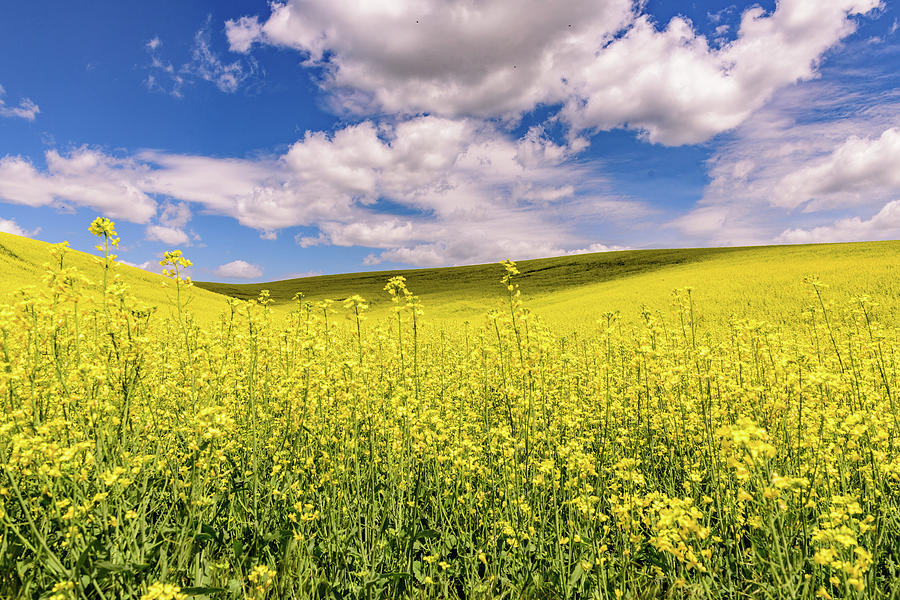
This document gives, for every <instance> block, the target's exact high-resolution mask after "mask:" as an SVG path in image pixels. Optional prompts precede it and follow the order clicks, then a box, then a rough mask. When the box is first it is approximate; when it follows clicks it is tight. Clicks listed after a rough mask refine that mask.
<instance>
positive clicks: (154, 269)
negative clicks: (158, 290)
mask: <svg viewBox="0 0 900 600" xmlns="http://www.w3.org/2000/svg"><path fill="white" fill-rule="evenodd" d="M118 261H119V262H120V263H122V264H123V265H128V266H129V267H134V268H136V269H143V270H144V271H150V272H151V273H159V272H160V270H161V268H162V267H160V265H159V262H157V261H154V260H145V261H144V262H142V263H133V262H131V261H128V260H123V259H121V258H120V259H118Z"/></svg>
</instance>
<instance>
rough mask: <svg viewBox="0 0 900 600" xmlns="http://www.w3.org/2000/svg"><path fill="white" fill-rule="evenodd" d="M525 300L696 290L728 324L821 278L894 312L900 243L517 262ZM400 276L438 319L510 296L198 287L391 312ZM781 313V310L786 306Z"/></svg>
mask: <svg viewBox="0 0 900 600" xmlns="http://www.w3.org/2000/svg"><path fill="white" fill-rule="evenodd" d="M518 267H519V270H520V271H521V273H522V275H521V277H520V279H519V284H520V286H521V289H522V292H523V295H524V296H525V298H526V300H527V301H528V302H529V306H530V307H531V308H532V309H533V310H534V311H535V312H537V313H538V314H540V315H541V316H543V317H545V318H547V319H549V320H558V321H560V322H562V321H565V322H566V323H567V324H569V325H571V324H572V323H577V322H583V323H585V324H593V323H594V322H595V321H596V319H598V318H599V317H600V316H601V315H602V314H603V313H604V312H608V311H613V312H614V311H621V312H622V313H623V314H624V315H626V316H634V315H637V314H639V309H640V307H641V306H642V305H645V306H647V307H649V308H651V309H652V310H659V311H665V310H666V309H667V308H668V306H669V304H670V303H671V297H672V292H673V290H675V289H677V288H685V287H692V288H694V292H693V295H694V297H695V300H696V302H697V303H698V306H700V307H701V308H702V309H703V311H704V314H705V315H706V317H707V318H727V317H728V316H729V315H730V314H732V313H741V312H746V309H747V308H752V309H753V310H754V312H755V313H756V314H759V315H767V316H768V317H769V318H771V319H773V320H778V319H780V318H782V316H783V314H784V312H783V309H784V307H785V305H787V306H791V307H792V308H793V309H795V310H802V308H803V307H804V306H807V305H808V304H809V302H810V296H809V294H810V289H811V288H810V286H809V285H807V284H805V283H804V279H805V278H807V277H811V276H817V277H819V278H820V279H821V280H822V281H823V282H825V283H826V284H828V285H829V286H830V290H829V292H828V294H829V297H830V298H831V299H833V300H835V301H842V302H846V301H849V300H850V299H851V298H852V297H853V296H854V295H856V294H861V293H865V294H868V295H870V296H872V297H873V298H876V299H878V300H879V301H880V302H881V303H882V304H883V305H884V306H883V310H884V311H885V312H888V313H891V314H894V313H895V312H896V311H897V310H898V308H897V307H898V305H900V283H898V282H900V277H898V275H900V242H898V241H887V242H860V243H845V244H810V245H796V246H752V247H735V248H692V249H675V250H629V251H622V252H606V253H597V254H581V255H575V256H561V257H556V258H546V259H538V260H525V261H521V262H519V263H518ZM395 275H403V276H405V277H406V279H407V285H408V287H409V289H410V290H411V291H412V292H413V293H415V294H417V295H419V296H420V298H421V299H422V302H423V304H424V306H425V309H426V311H427V312H428V313H429V314H430V315H432V316H436V317H438V318H449V319H472V318H479V317H480V316H481V315H483V314H484V312H485V311H486V310H488V309H489V308H491V307H493V306H495V305H496V303H497V301H498V300H499V299H502V298H503V296H504V290H503V288H502V287H501V286H500V283H499V279H500V277H501V275H502V268H501V267H500V266H499V265H497V264H486V265H474V266H463V267H449V268H438V269H410V270H396V271H377V272H369V273H351V274H343V275H322V276H318V277H306V278H301V279H289V280H284V281H275V282H270V283H258V284H223V283H211V282H198V283H197V285H198V286H200V287H202V288H205V289H207V290H210V291H214V292H217V293H220V294H224V295H229V296H233V297H237V298H252V297H256V296H257V295H258V294H259V292H260V291H261V290H263V289H268V290H269V291H270V293H271V295H272V298H273V299H275V300H276V302H280V303H286V302H289V301H290V299H291V298H292V297H293V296H294V294H295V293H297V292H302V293H303V294H304V298H305V299H307V300H321V299H324V298H330V299H333V300H341V299H343V298H346V297H348V296H350V295H353V294H359V295H361V296H363V297H364V298H366V299H367V300H368V301H369V302H370V303H371V304H372V306H373V308H374V309H375V312H376V313H377V312H378V309H380V308H381V309H383V308H385V307H386V306H388V305H389V304H390V301H389V298H388V295H387V294H386V293H385V292H384V291H383V288H384V284H385V282H386V281H387V280H388V279H389V278H390V277H393V276H395ZM779 306H780V308H773V307H779Z"/></svg>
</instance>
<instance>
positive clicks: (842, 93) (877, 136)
mask: <svg viewBox="0 0 900 600" xmlns="http://www.w3.org/2000/svg"><path fill="white" fill-rule="evenodd" d="M830 79H831V80H830V81H812V82H806V83H803V84H799V85H796V86H792V87H790V88H787V89H785V90H783V91H782V92H781V93H780V94H779V95H778V97H777V98H775V99H773V100H772V101H770V102H769V103H768V104H767V105H766V106H765V107H764V108H763V109H761V110H760V111H758V112H757V113H755V114H754V115H753V116H752V117H750V118H749V119H748V120H747V121H746V122H744V123H743V124H742V125H741V126H740V127H738V128H737V129H736V130H735V132H734V133H733V134H730V135H729V136H728V137H727V138H726V139H725V140H723V143H722V144H721V145H720V146H719V147H718V148H717V149H716V152H715V153H714V154H713V156H712V157H711V158H710V160H709V161H708V165H709V175H710V178H711V182H710V183H709V185H708V186H707V187H706V189H705V191H704V194H703V198H702V199H701V200H700V202H698V204H697V206H696V207H695V208H694V209H693V210H691V211H689V212H688V213H686V214H684V215H682V216H680V217H678V218H676V219H674V220H673V221H672V222H671V223H670V224H669V225H670V227H671V228H672V229H673V230H676V231H680V232H681V233H682V234H683V235H684V236H685V237H683V238H682V243H688V244H695V245H697V244H700V245H743V244H767V243H772V242H776V241H783V240H785V239H786V238H784V237H783V235H784V232H785V231H788V230H802V231H812V230H813V229H815V228H816V227H823V226H824V227H830V226H833V225H834V223H835V220H836V218H837V219H838V220H840V219H847V218H853V217H855V215H854V214H853V213H852V212H851V213H850V214H848V211H850V210H851V209H852V210H853V211H856V212H860V211H863V212H865V211H871V212H869V213H868V214H870V215H871V214H873V213H875V212H877V211H878V210H879V208H880V207H882V206H884V205H885V204H886V203H888V202H890V201H892V200H894V199H896V198H897V196H898V195H900V185H898V182H897V180H896V172H897V169H892V168H891V161H893V164H894V165H896V164H898V158H897V157H898V154H897V153H896V152H897V151H896V149H895V148H894V145H895V144H896V143H897V139H896V138H897V130H896V129H893V126H894V125H896V123H897V122H898V119H900V96H898V95H897V94H894V93H888V94H885V92H884V90H883V89H882V83H881V81H879V79H880V78H879V77H878V76H877V75H876V74H875V73H874V72H870V71H863V72H861V73H857V74H855V75H854V77H853V81H852V86H849V85H847V84H846V83H842V80H841V79H840V78H835V77H832V78H830ZM860 81H864V82H866V81H868V82H871V83H870V84H868V85H867V84H865V83H862V84H861V83H860ZM826 211H828V214H825V212H826ZM836 212H837V213H838V214H837V215H836V214H835V213H836ZM840 213H844V214H840ZM823 219H826V220H825V221H824V222H823ZM862 220H865V219H862Z"/></svg>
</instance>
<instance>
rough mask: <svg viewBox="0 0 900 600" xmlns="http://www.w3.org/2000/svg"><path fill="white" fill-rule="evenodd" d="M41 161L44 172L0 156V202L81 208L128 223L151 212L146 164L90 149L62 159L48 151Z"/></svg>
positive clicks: (152, 203) (153, 207)
mask: <svg viewBox="0 0 900 600" xmlns="http://www.w3.org/2000/svg"><path fill="white" fill-rule="evenodd" d="M44 157H45V160H46V162H47V169H46V170H45V171H41V170H38V169H37V168H36V167H35V166H34V165H33V164H32V163H31V162H30V161H28V160H27V159H25V158H22V157H20V156H5V157H3V158H0V200H4V201H6V202H11V203H14V204H24V205H26V206H47V205H53V206H57V207H64V206H67V205H75V206H86V207H88V208H91V209H93V210H95V211H97V212H99V213H102V214H104V215H107V216H109V217H112V218H115V219H119V218H121V219H125V220H128V221H132V222H134V223H146V222H148V221H149V220H150V219H151V218H152V217H153V216H154V214H156V201H155V200H154V199H153V198H151V197H150V196H149V195H148V194H147V193H146V192H145V191H143V189H142V188H144V187H145V184H146V181H145V177H146V176H147V174H148V172H149V168H148V167H147V166H146V165H143V164H141V163H139V162H137V161H135V160H134V159H132V158H116V157H112V156H109V155H107V154H104V153H102V152H99V151H97V150H93V149H90V148H80V149H77V150H74V151H72V152H71V153H70V154H69V155H67V156H64V155H61V154H59V153H58V152H57V151H56V150H48V151H47V152H46V153H45V155H44Z"/></svg>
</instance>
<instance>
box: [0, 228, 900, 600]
mask: <svg viewBox="0 0 900 600" xmlns="http://www.w3.org/2000/svg"><path fill="white" fill-rule="evenodd" d="M92 231H93V232H94V233H95V234H96V235H98V236H99V238H100V240H101V245H103V246H104V247H107V244H109V243H110V242H111V240H114V239H115V232H114V230H113V228H112V224H111V223H109V222H105V221H101V222H96V223H95V224H94V225H93V226H92ZM5 247H7V248H10V246H5ZM17 248H18V247H12V249H13V250H16V249H17ZM897 248H898V246H897V243H896V242H890V243H881V244H858V245H833V246H824V247H821V246H820V247H790V248H756V249H737V250H732V251H720V252H710V253H708V254H707V255H705V256H703V257H698V256H697V255H695V258H696V260H692V261H682V262H681V263H679V264H675V265H669V266H664V267H659V268H656V267H654V269H655V270H644V272H641V273H637V274H633V275H630V276H627V277H622V278H615V277H610V278H607V279H606V280H604V281H600V282H599V283H585V280H587V279H590V278H591V277H592V276H589V275H585V274H582V275H576V274H577V273H579V272H583V271H584V270H581V271H580V270H579V268H576V267H572V266H571V265H572V264H573V263H572V261H573V259H570V258H566V259H558V262H556V263H553V262H552V261H551V263H550V264H556V265H558V267H557V268H559V269H564V270H565V269H568V273H569V274H570V275H571V279H570V280H569V281H580V282H582V283H580V284H579V285H573V286H571V287H567V288H565V289H560V288H561V287H562V285H561V284H559V283H557V284H556V285H558V286H559V287H555V288H551V287H546V288H543V291H541V292H540V293H536V294H533V295H530V300H529V299H528V297H526V295H524V294H521V293H520V288H519V286H520V285H521V286H525V285H528V284H529V282H532V283H533V282H536V281H538V280H539V278H541V277H547V276H548V275H547V274H546V273H545V271H551V270H552V269H545V271H532V272H531V275H530V276H528V277H526V276H525V274H523V273H520V272H519V271H518V269H517V268H516V265H514V264H512V263H506V264H505V265H503V266H500V265H495V266H493V267H491V269H492V270H493V278H492V279H493V281H491V277H489V274H484V275H483V277H484V285H485V286H488V285H490V289H487V288H486V289H484V290H482V291H481V292H480V295H478V294H474V293H473V294H465V295H463V297H462V298H461V299H460V300H459V302H464V303H465V302H469V301H470V300H471V298H472V297H474V298H475V300H474V301H472V304H466V305H465V306H467V308H466V311H463V312H454V311H455V309H454V308H453V307H457V308H458V305H455V304H454V301H453V300H452V292H451V291H449V290H448V288H440V287H439V286H441V285H444V284H443V283H441V282H440V277H437V276H435V284H434V288H438V291H437V292H435V293H434V294H432V295H430V296H423V297H416V296H415V295H413V293H412V292H410V290H409V289H407V285H406V283H407V282H405V281H403V280H402V279H401V278H400V277H399V276H397V275H396V274H395V275H394V277H393V278H392V279H391V281H390V285H389V286H388V287H389V289H390V290H391V291H392V292H393V293H392V294H390V295H387V296H388V300H387V302H385V303H383V304H382V306H381V307H380V310H373V311H369V310H368V306H367V303H366V302H365V301H364V300H362V298H361V297H359V296H355V295H352V294H351V295H349V296H348V297H344V300H343V301H342V302H340V303H335V302H329V301H328V298H324V297H322V298H320V299H317V300H315V301H307V302H303V303H293V304H292V303H282V304H281V305H280V306H278V305H276V304H274V303H272V301H271V299H270V298H268V297H267V295H266V294H260V296H259V297H258V298H257V299H255V300H251V301H242V300H237V299H228V300H225V299H224V298H223V297H221V296H213V295H211V296H209V298H212V299H213V300H215V299H217V298H222V299H221V300H216V302H215V304H216V305H217V307H218V312H217V313H215V314H211V315H206V316H205V317H203V318H201V317H200V315H195V314H194V312H193V311H194V310H197V307H205V306H206V305H204V304H203V303H202V302H194V303H193V305H192V306H193V308H191V307H189V306H185V303H186V302H187V300H188V298H190V297H191V294H197V295H199V296H203V295H204V294H209V293H210V292H209V291H198V290H197V289H196V288H190V287H187V286H186V282H184V281H183V280H181V278H180V273H181V272H182V270H183V268H184V267H186V266H188V265H187V262H186V261H185V259H184V257H182V256H181V255H180V254H179V253H170V254H168V255H167V257H166V262H167V266H168V268H170V269H173V270H174V271H175V272H172V273H170V275H171V276H170V277H169V278H168V279H167V281H168V283H169V287H168V292H166V293H165V294H164V295H163V297H164V299H165V300H166V301H167V302H170V306H171V308H170V309H168V310H157V311H155V312H153V311H148V310H146V305H145V304H144V301H143V300H139V299H137V298H136V297H135V296H133V295H132V292H139V293H141V294H144V295H146V296H147V297H148V298H150V297H151V294H153V293H157V292H158V290H160V289H162V288H161V287H157V286H158V284H159V283H160V279H154V278H152V277H150V278H148V279H146V280H132V279H131V278H130V274H131V272H130V271H128V270H124V269H123V270H122V271H121V273H122V276H121V277H120V278H119V279H118V280H117V279H116V278H115V273H116V272H117V271H118V270H119V269H121V267H117V266H116V265H115V264H114V262H113V261H112V260H111V259H110V258H109V257H108V256H105V257H104V258H103V259H102V260H101V263H100V264H99V265H98V264H96V263H92V262H90V261H88V262H87V263H85V264H84V266H85V268H87V269H90V273H91V274H92V277H91V279H93V282H90V283H86V282H84V281H82V279H81V278H80V277H78V273H77V272H76V271H73V270H72V269H70V267H69V265H70V263H71V264H74V263H76V262H78V263H79V264H82V263H81V261H82V257H81V255H77V254H74V253H71V252H70V253H65V252H61V251H59V250H55V251H54V252H55V253H54V254H53V257H54V258H53V260H50V261H48V265H47V267H46V268H45V269H43V274H41V275H35V276H34V281H33V282H35V281H41V282H42V283H40V284H36V285H35V286H34V287H32V288H31V289H29V290H27V291H26V292H25V293H18V294H13V295H12V296H10V298H11V300H12V303H11V304H6V305H0V403H2V407H3V410H0V597H3V598H14V599H24V598H41V599H45V600H73V599H78V600H88V599H94V598H137V599H141V600H186V599H187V598H188V597H199V598H211V599H238V598H253V599H256V600H263V599H265V598H273V599H274V598H304V599H305V598H321V599H324V598H360V599H362V598H366V599H368V598H485V599H488V598H498V599H500V598H566V599H568V598H597V599H603V600H605V599H610V600H612V599H615V600H621V599H629V600H630V599H639V598H710V599H712V598H733V599H735V600H737V599H744V598H772V599H775V598H778V599H780V598H785V599H788V598H791V599H795V598H796V599H810V600H813V599H815V598H823V599H828V598H847V599H854V600H855V599H860V598H872V599H882V598H883V599H888V598H897V597H898V596H900V523H898V520H897V517H896V515H897V514H898V511H900V413H898V408H900V407H898V402H900V396H898V390H900V364H898V362H900V332H898V324H900V322H898V314H897V304H898V297H897V292H898V289H897V283H896V277H895V274H896V273H895V269H896V267H897V256H898V253H897ZM23 254H24V252H23V253H18V256H19V258H18V259H15V258H11V259H12V260H19V261H20V262H25V260H24V257H23ZM676 254H677V253H676ZM698 254H699V252H698ZM601 258H609V257H601ZM620 259H621V257H620ZM620 259H616V260H620ZM590 260H596V258H595V259H591V258H590V257H589V258H579V259H577V260H575V261H574V264H580V265H584V264H585V263H582V262H581V261H587V262H590ZM601 262H603V261H601ZM635 262H636V263H638V262H640V261H635ZM646 263H647V261H645V262H644V263H641V264H646ZM544 264H545V265H548V263H544ZM567 264H568V265H569V266H562V265H567ZM483 268H484V269H487V267H483ZM564 270H563V271H560V272H559V273H558V275H560V276H559V277H555V276H554V277H551V278H550V279H553V280H556V281H557V282H559V281H561V280H563V279H564V278H563V277H562V276H561V274H562V273H563V272H566V271H564ZM464 272H465V270H462V271H457V273H464ZM815 272H818V273H820V275H819V276H818V277H817V276H815V275H813V273H815ZM541 273H545V274H544V275H542V274H541ZM142 277H143V276H142ZM473 277H474V275H473ZM550 279H548V281H550ZM410 281H413V280H412V279H410ZM424 281H427V280H424V279H423V280H420V283H422V282H424ZM126 282H127V283H128V284H129V286H128V289H126V287H125V286H123V285H121V283H126ZM687 284H691V285H693V286H694V287H693V289H687V288H685V287H684V286H685V285H687ZM373 285H374V283H373ZM380 285H381V287H384V283H381V284H380ZM410 285H411V284H410ZM548 285H549V284H548ZM829 285H830V287H829ZM144 286H149V287H148V289H146V290H145V289H144ZM423 287H424V286H423ZM434 288H432V289H434ZM322 289H325V288H322ZM412 289H413V291H418V290H416V289H415V288H412ZM550 289H553V290H554V291H552V292H550V291H549V290H550ZM154 290H155V291H154ZM362 291H367V290H362ZM426 291H429V290H426ZM330 293H334V292H330ZM344 293H345V292H344V291H341V294H342V295H343V294H344ZM382 293H384V292H382ZM323 294H325V292H323ZM441 294H447V295H448V296H451V297H449V298H448V299H447V300H446V301H445V302H444V303H443V304H437V306H438V308H439V309H440V310H443V311H444V314H445V315H449V316H448V317H447V319H450V320H445V321H442V320H441V319H440V318H437V319H435V318H433V317H432V316H431V314H432V310H433V309H432V305H431V304H429V301H428V300H427V299H430V300H435V301H436V300H438V299H440V298H442V297H444V296H441ZM195 297H197V296H195ZM203 297H206V296H203ZM213 300H211V302H213ZM498 300H499V302H498ZM482 301H483V302H486V303H487V305H488V306H490V307H491V308H490V309H489V310H487V311H486V312H482V313H481V318H479V319H478V320H477V321H476V320H475V319H472V321H471V322H470V323H462V322H460V321H459V320H458V317H459V315H460V314H464V315H469V314H470V312H471V311H473V310H474V309H475V307H476V306H477V305H478V303H480V302H482ZM384 305H386V306H384ZM209 306H212V304H210V305H209ZM448 306H449V307H451V308H449V309H448ZM276 307H278V308H277V309H276ZM540 313H545V318H542V317H541V314H540ZM453 315H456V316H455V317H454V316H453ZM451 317H453V318H456V319H457V320H455V321H454V320H452V319H451Z"/></svg>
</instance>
